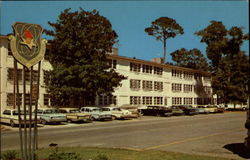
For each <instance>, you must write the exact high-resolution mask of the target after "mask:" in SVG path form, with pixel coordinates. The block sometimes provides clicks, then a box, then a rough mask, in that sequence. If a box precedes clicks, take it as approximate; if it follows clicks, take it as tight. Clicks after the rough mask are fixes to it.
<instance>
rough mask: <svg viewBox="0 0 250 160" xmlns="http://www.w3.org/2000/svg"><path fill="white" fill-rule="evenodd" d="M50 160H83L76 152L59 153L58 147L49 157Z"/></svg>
mask: <svg viewBox="0 0 250 160" xmlns="http://www.w3.org/2000/svg"><path fill="white" fill-rule="evenodd" d="M48 160H81V158H80V156H79V155H78V154H77V153H74V152H71V153H66V152H59V151H58V148H57V147H56V148H55V149H54V150H53V151H52V153H51V154H50V155H49V157H48Z"/></svg>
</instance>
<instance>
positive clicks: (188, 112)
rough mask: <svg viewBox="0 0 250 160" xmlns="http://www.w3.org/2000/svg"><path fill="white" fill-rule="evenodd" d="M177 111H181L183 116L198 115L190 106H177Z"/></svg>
mask: <svg viewBox="0 0 250 160" xmlns="http://www.w3.org/2000/svg"><path fill="white" fill-rule="evenodd" d="M176 107H178V108H179V109H182V110H183V112H184V113H185V115H195V114H198V111H197V110H196V109H195V108H193V107H192V106H191V105H177V106H176Z"/></svg>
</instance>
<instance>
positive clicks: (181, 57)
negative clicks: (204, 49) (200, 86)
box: [171, 48, 208, 71]
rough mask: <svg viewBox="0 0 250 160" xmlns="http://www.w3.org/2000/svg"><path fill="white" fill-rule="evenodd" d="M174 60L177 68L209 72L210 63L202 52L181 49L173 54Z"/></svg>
mask: <svg viewBox="0 0 250 160" xmlns="http://www.w3.org/2000/svg"><path fill="white" fill-rule="evenodd" d="M171 56H172V60H173V61H175V62H176V64H177V66H181V67H187V68H192V69H197V70H202V71H208V63H207V60H206V58H205V57H204V56H203V54H202V53H201V51H200V50H198V49H196V48H194V49H191V50H189V51H188V50H186V49H185V48H181V49H179V50H176V51H174V52H172V53H171Z"/></svg>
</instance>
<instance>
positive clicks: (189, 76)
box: [172, 69, 211, 81]
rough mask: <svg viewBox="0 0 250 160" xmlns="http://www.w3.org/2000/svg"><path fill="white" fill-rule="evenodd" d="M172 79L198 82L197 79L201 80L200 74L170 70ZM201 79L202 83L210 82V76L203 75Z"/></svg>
mask: <svg viewBox="0 0 250 160" xmlns="http://www.w3.org/2000/svg"><path fill="white" fill-rule="evenodd" d="M172 77H176V78H180V79H182V78H184V79H187V80H192V79H193V78H194V79H196V80H198V79H201V78H202V74H201V73H192V72H187V71H181V70H175V69H172ZM203 78H204V81H211V77H210V76H205V75H204V76H203Z"/></svg>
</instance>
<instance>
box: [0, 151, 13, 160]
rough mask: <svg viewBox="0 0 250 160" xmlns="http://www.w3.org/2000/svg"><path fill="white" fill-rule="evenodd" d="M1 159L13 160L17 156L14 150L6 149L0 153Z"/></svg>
mask: <svg viewBox="0 0 250 160" xmlns="http://www.w3.org/2000/svg"><path fill="white" fill-rule="evenodd" d="M1 158H2V159H3V160H15V159H16V158H17V152H16V151H7V152H5V153H4V154H3V155H2V154H1Z"/></svg>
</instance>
